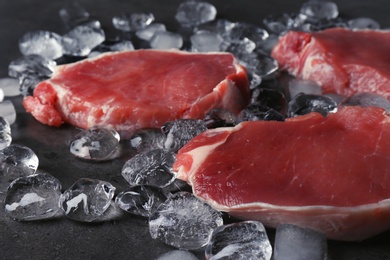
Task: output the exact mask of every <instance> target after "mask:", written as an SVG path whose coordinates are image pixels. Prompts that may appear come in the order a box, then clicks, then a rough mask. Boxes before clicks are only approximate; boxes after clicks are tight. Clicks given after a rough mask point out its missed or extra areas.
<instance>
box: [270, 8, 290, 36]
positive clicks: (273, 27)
mask: <svg viewBox="0 0 390 260" xmlns="http://www.w3.org/2000/svg"><path fill="white" fill-rule="evenodd" d="M263 23H264V25H265V26H266V27H267V28H268V30H269V31H270V32H271V33H274V34H276V35H281V34H283V33H285V32H287V31H288V30H290V29H291V28H292V27H293V26H294V19H293V18H292V17H291V15H290V14H286V13H283V14H281V15H269V16H267V17H266V18H264V19H263Z"/></svg>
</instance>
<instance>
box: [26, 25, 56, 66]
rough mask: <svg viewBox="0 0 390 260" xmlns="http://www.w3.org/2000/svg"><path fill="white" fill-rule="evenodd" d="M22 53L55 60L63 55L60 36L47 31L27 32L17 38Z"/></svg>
mask: <svg viewBox="0 0 390 260" xmlns="http://www.w3.org/2000/svg"><path fill="white" fill-rule="evenodd" d="M19 50H20V52H21V53H22V54H23V55H31V54H37V55H41V56H43V57H45V58H47V59H50V60H55V59H57V58H59V57H61V56H62V55H63V49H62V45H61V36H60V35H58V34H56V33H54V32H49V31H34V32H28V33H26V34H25V35H23V37H22V38H21V39H20V40H19Z"/></svg>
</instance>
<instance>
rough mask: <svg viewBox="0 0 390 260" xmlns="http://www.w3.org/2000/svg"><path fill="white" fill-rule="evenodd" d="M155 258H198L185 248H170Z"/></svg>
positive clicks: (182, 259) (180, 259) (157, 259)
mask: <svg viewBox="0 0 390 260" xmlns="http://www.w3.org/2000/svg"><path fill="white" fill-rule="evenodd" d="M155 260H198V258H197V257H196V256H195V255H194V254H193V253H191V252H188V251H185V250H172V251H168V252H166V253H165V254H162V255H159V256H158V257H157V258H156V259H155Z"/></svg>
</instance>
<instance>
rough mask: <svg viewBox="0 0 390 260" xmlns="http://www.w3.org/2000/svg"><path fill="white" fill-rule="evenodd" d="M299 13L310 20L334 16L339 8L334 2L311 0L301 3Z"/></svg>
mask: <svg viewBox="0 0 390 260" xmlns="http://www.w3.org/2000/svg"><path fill="white" fill-rule="evenodd" d="M300 13H301V14H303V15H305V16H306V17H307V18H308V19H310V20H321V19H333V18H336V17H337V16H338V15H339V10H338V7H337V5H336V4H335V3H334V2H331V1H319V0H311V1H308V2H306V3H304V4H303V5H302V7H301V10H300Z"/></svg>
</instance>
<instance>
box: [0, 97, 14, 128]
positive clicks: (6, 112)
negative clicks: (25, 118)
mask: <svg viewBox="0 0 390 260" xmlns="http://www.w3.org/2000/svg"><path fill="white" fill-rule="evenodd" d="M0 117H4V118H5V119H6V120H7V121H8V123H10V124H11V125H12V124H13V123H14V122H15V120H16V110H15V106H14V104H13V103H12V101H11V100H4V101H3V102H0Z"/></svg>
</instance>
